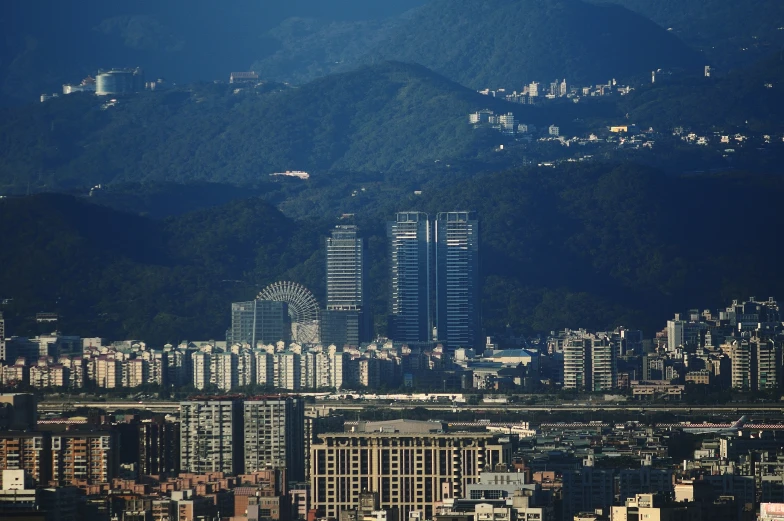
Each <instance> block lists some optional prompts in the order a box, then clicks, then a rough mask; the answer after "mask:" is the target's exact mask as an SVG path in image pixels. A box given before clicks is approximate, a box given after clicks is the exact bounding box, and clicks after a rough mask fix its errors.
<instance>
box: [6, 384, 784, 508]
mask: <svg viewBox="0 0 784 521" xmlns="http://www.w3.org/2000/svg"><path fill="white" fill-rule="evenodd" d="M307 409H308V408H307V406H306V405H305V403H304V401H303V399H302V398H299V397H297V396H280V395H275V396H258V397H241V396H230V395H229V396H205V397H195V398H192V399H190V400H188V401H183V402H181V403H180V404H179V408H178V411H177V412H176V413H173V414H169V415H167V416H166V417H162V416H156V417H153V418H148V419H141V418H139V417H138V416H136V415H119V414H117V415H114V416H109V415H105V414H100V415H99V414H97V415H95V416H94V417H93V418H90V419H85V420H84V421H82V422H79V421H77V419H76V418H71V419H62V420H43V421H41V420H38V419H37V418H36V417H35V401H34V400H32V397H31V396H30V395H23V394H16V395H0V471H1V472H0V517H10V518H13V519H17V518H18V519H34V520H41V521H54V520H59V521H71V520H76V519H88V518H89V519H94V520H95V521H103V520H106V521H109V520H111V519H123V520H134V521H135V520H154V521H171V520H175V519H176V520H180V521H192V520H194V521H195V520H209V521H212V520H233V521H247V520H253V521H257V520H276V521H288V520H291V521H293V520H297V519H302V520H306V519H307V520H314V521H315V520H336V521H340V520H342V521H358V520H360V519H362V520H368V521H369V520H373V521H406V520H408V521H415V520H422V521H429V520H435V521H506V520H508V521H581V520H583V519H586V520H588V519H590V520H596V521H628V520H629V519H630V518H636V519H640V520H642V519H647V520H652V521H655V520H657V519H660V520H667V519H671V520H680V519H684V520H686V519H688V520H694V521H701V520H707V519H711V520H714V519H715V520H718V521H752V520H753V519H754V518H755V515H756V513H757V512H759V511H760V510H761V511H762V513H763V515H764V514H766V513H767V514H774V513H775V512H777V510H776V508H779V507H776V506H775V504H777V503H781V502H783V501H784V457H782V448H784V436H782V431H781V430H780V429H781V428H782V426H781V425H778V426H763V425H759V426H752V425H749V426H747V427H748V429H746V427H743V430H742V431H739V432H734V433H729V432H724V430H722V429H717V430H716V433H714V434H707V435H706V436H703V437H702V438H698V443H697V444H694V443H693V441H690V440H693V439H694V438H691V437H690V436H692V435H690V434H687V433H685V432H684V429H682V428H679V427H678V426H677V425H663V424H659V425H657V426H656V427H653V426H649V425H645V424H643V423H640V422H636V421H631V422H626V423H619V424H610V423H606V422H602V421H598V422H591V423H586V424H574V423H573V424H564V423H558V424H547V423H542V424H540V425H538V426H536V428H534V426H531V425H529V424H514V425H513V424H505V425H507V426H508V427H510V428H509V429H505V428H497V427H491V426H488V427H486V428H484V427H483V426H482V424H476V425H473V426H472V425H466V426H457V424H447V423H444V422H441V421H436V420H428V421H413V420H407V419H399V420H389V421H379V422H375V421H345V420H344V419H343V418H342V417H339V416H333V417H328V418H315V417H313V415H312V411H308V410H307ZM516 427H521V428H519V429H517V428H516ZM771 504H773V505H771ZM782 510H784V508H782ZM12 516H16V517H12Z"/></svg>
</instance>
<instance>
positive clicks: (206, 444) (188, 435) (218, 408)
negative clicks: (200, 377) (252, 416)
mask: <svg viewBox="0 0 784 521" xmlns="http://www.w3.org/2000/svg"><path fill="white" fill-rule="evenodd" d="M242 433H243V432H242V402H241V401H240V400H235V399H227V400H193V401H188V402H180V471H181V472H193V473H195V474H205V473H207V472H225V473H226V474H229V475H235V474H240V473H242V463H243V459H242V456H243V449H242V447H243V442H242Z"/></svg>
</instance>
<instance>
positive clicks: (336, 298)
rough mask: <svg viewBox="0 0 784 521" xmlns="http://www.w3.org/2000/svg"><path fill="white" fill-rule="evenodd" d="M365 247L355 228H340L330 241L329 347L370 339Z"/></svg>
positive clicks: (325, 334) (325, 317) (325, 336)
mask: <svg viewBox="0 0 784 521" xmlns="http://www.w3.org/2000/svg"><path fill="white" fill-rule="evenodd" d="M364 285H365V281H364V246H363V244H362V239H360V238H359V236H358V234H357V227H356V226H354V225H348V226H336V227H335V229H334V230H332V235H331V236H330V237H328V238H327V310H326V312H325V313H323V314H322V327H321V332H322V338H321V341H322V342H323V343H327V344H336V345H337V344H339V345H341V346H342V345H344V344H346V343H350V345H358V344H359V342H360V341H363V340H365V339H366V337H367V336H368V329H369V327H368V323H369V320H368V319H369V317H368V315H366V313H365V310H364V303H365V298H364Z"/></svg>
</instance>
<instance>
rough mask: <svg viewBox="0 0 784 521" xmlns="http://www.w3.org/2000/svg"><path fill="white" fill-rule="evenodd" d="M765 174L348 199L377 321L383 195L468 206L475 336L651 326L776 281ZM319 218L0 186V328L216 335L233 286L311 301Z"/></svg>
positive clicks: (777, 185)
mask: <svg viewBox="0 0 784 521" xmlns="http://www.w3.org/2000/svg"><path fill="white" fill-rule="evenodd" d="M782 196H784V186H783V185H782V181H781V179H780V178H779V177H776V176H774V177H767V176H751V175H746V174H730V173H725V174H713V175H708V174H703V175H698V176H689V177H671V176H665V175H662V174H661V172H658V171H655V170H651V169H648V168H644V167H637V166H634V165H612V164H594V165H590V166H588V165H579V166H578V165H574V166H569V167H559V168H555V169H541V168H530V169H521V170H512V171H508V172H504V173H499V174H491V175H486V176H482V177H481V178H478V179H469V180H465V181H461V182H456V183H454V184H453V185H452V186H448V187H445V188H442V189H439V190H435V189H434V190H431V191H428V192H427V193H425V194H423V195H422V196H421V197H419V198H416V199H410V198H409V199H406V198H403V197H393V198H389V199H386V200H384V199H383V198H381V199H379V200H378V201H377V204H370V205H368V206H367V207H366V208H365V209H364V210H363V211H362V212H360V213H359V214H357V216H356V220H357V222H358V224H359V225H360V227H361V230H362V233H363V236H364V238H365V241H366V245H367V249H368V260H367V262H368V276H369V278H370V283H369V285H368V287H370V288H373V292H372V294H370V295H369V299H368V300H369V301H370V306H371V310H372V312H373V313H374V315H375V316H376V328H377V332H378V333H381V334H383V333H384V332H385V330H386V328H385V318H384V317H385V313H386V309H385V305H386V304H385V303H386V287H387V268H386V238H385V235H384V222H385V221H386V220H387V219H389V218H391V216H392V215H393V214H394V212H395V211H397V210H409V209H412V208H413V209H421V210H425V211H429V212H433V213H434V212H436V211H443V210H452V209H465V208H468V209H473V210H476V211H477V212H478V215H479V218H480V222H481V241H482V246H481V252H482V253H481V263H482V277H483V281H484V291H483V319H484V324H485V327H486V329H487V332H488V334H490V333H500V332H503V331H504V330H505V328H506V326H507V325H509V326H511V327H513V328H514V329H515V330H517V331H521V332H526V333H536V332H546V331H549V330H552V329H557V328H563V327H588V328H604V327H612V326H616V325H620V324H623V325H626V326H628V327H641V328H643V329H644V330H645V331H646V333H647V334H652V333H653V331H655V330H656V329H658V328H660V327H662V325H663V321H664V320H666V318H668V316H669V315H670V314H671V313H674V312H678V311H681V310H683V309H685V308H690V307H718V306H723V305H724V304H725V303H726V301H728V300H730V299H733V298H743V297H748V296H757V297H762V296H768V295H774V296H775V295H780V294H782V292H784V287H782V285H783V284H782V282H781V281H780V280H779V278H778V277H777V275H778V272H779V266H778V264H779V262H778V257H777V256H776V254H775V251H776V250H775V247H774V248H773V249H771V247H769V245H770V244H771V241H773V242H775V237H776V234H777V230H778V229H779V227H780V226H781V219H782V218H781V215H780V212H778V202H779V201H780V200H781V197H782ZM337 222H338V220H337V218H336V216H335V215H332V217H330V216H328V215H325V216H324V217H323V218H322V219H320V220H319V221H301V222H295V221H293V220H291V219H289V218H287V217H285V216H283V215H282V214H281V213H280V212H279V211H278V210H276V209H275V208H274V207H272V206H271V205H270V204H268V203H266V202H264V201H263V200H261V199H260V198H252V199H246V200H241V201H233V202H231V203H229V204H226V205H223V206H218V207H214V208H211V209H206V210H199V211H196V212H189V213H185V214H183V215H180V216H176V217H170V218H167V219H164V220H152V219H149V218H143V217H138V216H133V215H131V214H126V213H122V212H117V211H115V210H110V209H107V208H104V207H101V206H96V205H94V204H90V203H88V202H86V200H84V199H75V198H72V197H67V196H54V195H39V196H33V197H22V198H9V199H5V200H2V201H0V233H2V234H3V237H4V240H5V241H6V242H7V244H13V245H14V247H13V248H6V249H3V250H2V253H0V262H2V265H3V266H4V270H3V271H2V273H1V274H0V288H2V291H3V294H2V295H0V298H4V299H9V298H10V299H13V300H12V301H11V303H10V304H8V305H6V306H5V307H4V310H5V313H6V319H7V322H8V331H9V333H11V334H22V333H28V332H33V331H34V330H35V324H34V323H33V321H32V317H33V315H34V313H35V312H37V311H55V312H58V313H59V314H60V315H61V317H62V318H61V324H60V327H61V328H62V329H63V330H64V331H67V332H70V333H74V334H82V335H98V334H100V335H105V336H108V337H112V338H125V337H135V338H144V339H147V340H148V341H150V342H153V343H162V342H171V341H179V340H182V338H180V337H181V336H182V335H184V334H187V335H189V336H191V337H192V338H195V337H199V338H204V337H209V338H220V337H222V335H223V334H224V331H225V329H226V327H227V326H228V321H229V313H228V310H229V304H230V302H232V301H237V300H241V299H247V298H252V297H253V295H255V293H256V292H257V291H258V290H260V289H261V288H262V287H263V286H264V285H266V284H267V283H269V282H272V281H274V280H279V279H290V280H295V281H298V282H301V283H303V284H305V285H306V286H308V287H309V288H311V290H312V291H314V293H315V294H316V295H317V296H318V297H319V298H320V299H323V295H324V283H323V278H324V259H323V251H322V250H323V238H324V237H325V236H326V235H327V233H328V231H329V228H330V227H331V226H333V225H334V224H336V223H337Z"/></svg>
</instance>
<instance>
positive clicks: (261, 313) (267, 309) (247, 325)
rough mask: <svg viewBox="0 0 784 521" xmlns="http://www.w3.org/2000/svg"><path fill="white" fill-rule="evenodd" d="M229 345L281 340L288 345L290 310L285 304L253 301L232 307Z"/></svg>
mask: <svg viewBox="0 0 784 521" xmlns="http://www.w3.org/2000/svg"><path fill="white" fill-rule="evenodd" d="M229 336H230V337H231V338H229V339H228V340H229V343H232V344H238V343H239V344H250V345H251V346H252V347H254V348H255V347H256V344H257V343H258V342H261V343H263V344H271V343H274V342H277V341H279V340H283V341H284V342H286V343H288V342H289V340H290V337H291V320H290V319H289V308H288V304H286V303H285V302H275V301H271V300H252V301H250V302H235V303H233V304H232V305H231V330H230V333H229Z"/></svg>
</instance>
